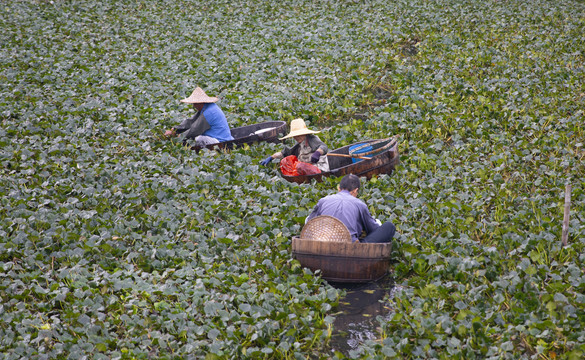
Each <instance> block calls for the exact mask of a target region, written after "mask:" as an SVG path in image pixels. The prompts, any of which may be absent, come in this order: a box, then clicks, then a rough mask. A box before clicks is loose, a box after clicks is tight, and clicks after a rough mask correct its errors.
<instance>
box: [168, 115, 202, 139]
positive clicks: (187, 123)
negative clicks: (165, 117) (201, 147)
mask: <svg viewBox="0 0 585 360" xmlns="http://www.w3.org/2000/svg"><path fill="white" fill-rule="evenodd" d="M199 115H201V112H200V111H198V112H197V114H195V116H193V117H192V118H188V119H185V120H183V121H182V122H181V123H180V124H179V125H178V126H175V127H174V128H173V129H172V130H173V131H174V132H175V133H177V134H181V133H183V132H185V131H187V130H189V129H190V128H191V125H193V123H194V122H195V121H196V120H197V118H198V117H199Z"/></svg>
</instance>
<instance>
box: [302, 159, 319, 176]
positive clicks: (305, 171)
mask: <svg viewBox="0 0 585 360" xmlns="http://www.w3.org/2000/svg"><path fill="white" fill-rule="evenodd" d="M297 173H298V174H299V175H315V174H320V173H321V170H319V168H318V167H316V166H315V165H311V164H309V163H306V162H302V161H299V162H298V163H297Z"/></svg>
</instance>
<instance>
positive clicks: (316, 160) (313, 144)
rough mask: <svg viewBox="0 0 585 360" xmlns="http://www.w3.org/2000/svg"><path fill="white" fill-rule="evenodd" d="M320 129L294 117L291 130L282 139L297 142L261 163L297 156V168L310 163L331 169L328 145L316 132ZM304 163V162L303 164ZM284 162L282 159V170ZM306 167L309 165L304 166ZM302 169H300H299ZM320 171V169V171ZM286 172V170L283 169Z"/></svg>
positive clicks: (326, 169) (324, 170) (321, 168)
mask: <svg viewBox="0 0 585 360" xmlns="http://www.w3.org/2000/svg"><path fill="white" fill-rule="evenodd" d="M319 132H320V131H315V130H310V129H309V128H307V124H305V121H304V120H303V119H294V120H293V121H291V123H290V132H289V134H288V135H286V136H285V137H282V138H280V140H284V139H289V138H291V137H292V138H294V139H295V141H296V144H295V145H294V146H293V147H292V148H289V147H288V146H285V147H284V149H283V150H282V151H279V152H277V153H274V154H272V155H270V156H268V157H267V158H266V159H264V160H262V161H261V162H260V164H262V165H264V166H266V165H268V164H269V163H270V162H271V161H272V160H274V159H283V161H284V160H287V159H286V158H287V157H290V156H295V157H296V159H298V164H297V165H296V166H297V169H298V168H300V167H303V165H304V164H310V165H314V166H315V167H317V168H318V169H319V170H320V171H323V172H327V171H329V162H328V161H327V156H323V155H325V154H327V152H328V151H329V149H328V148H327V145H325V143H324V142H323V141H321V139H319V137H318V136H317V135H315V134H317V133H319ZM301 163H304V164H301ZM282 165H283V162H282V161H281V170H282ZM304 168H305V169H306V168H307V167H304ZM299 170H300V169H299ZM318 172H319V171H318ZM283 174H284V171H283Z"/></svg>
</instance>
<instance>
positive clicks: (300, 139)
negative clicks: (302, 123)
mask: <svg viewBox="0 0 585 360" xmlns="http://www.w3.org/2000/svg"><path fill="white" fill-rule="evenodd" d="M306 138H307V135H297V136H295V137H294V139H295V141H296V142H298V143H301V142H303V141H304V140H305V139H306Z"/></svg>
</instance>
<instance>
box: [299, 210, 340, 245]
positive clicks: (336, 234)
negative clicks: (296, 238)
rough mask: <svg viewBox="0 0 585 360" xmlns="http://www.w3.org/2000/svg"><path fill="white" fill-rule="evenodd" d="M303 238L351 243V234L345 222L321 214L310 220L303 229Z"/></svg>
mask: <svg viewBox="0 0 585 360" xmlns="http://www.w3.org/2000/svg"><path fill="white" fill-rule="evenodd" d="M301 238H302V239H309V240H318V241H329V242H349V243H351V234H350V233H349V230H347V227H346V226H345V224H344V223H342V222H341V221H340V220H338V219H336V218H334V217H333V216H328V215H320V216H317V217H315V218H313V219H311V220H309V221H308V222H307V223H306V224H305V226H303V230H301Z"/></svg>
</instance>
